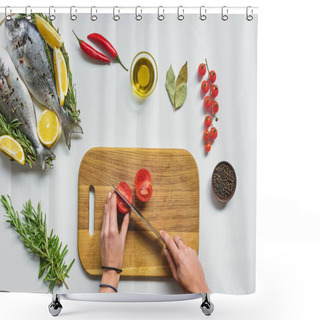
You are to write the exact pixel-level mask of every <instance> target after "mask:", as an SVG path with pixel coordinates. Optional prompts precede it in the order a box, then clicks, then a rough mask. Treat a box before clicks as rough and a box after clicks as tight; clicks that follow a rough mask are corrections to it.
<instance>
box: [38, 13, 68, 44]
mask: <svg viewBox="0 0 320 320" xmlns="http://www.w3.org/2000/svg"><path fill="white" fill-rule="evenodd" d="M35 20H36V26H37V28H38V31H39V32H40V34H41V36H42V38H43V39H44V40H45V42H46V43H47V44H48V45H49V46H50V47H51V48H52V49H53V48H55V47H57V48H61V46H62V45H63V41H62V39H61V37H60V35H59V34H58V32H57V31H56V30H55V29H54V28H53V27H52V26H51V25H50V24H49V23H48V22H47V21H46V20H44V19H43V18H41V17H40V16H38V15H37V14H36V15H35Z"/></svg>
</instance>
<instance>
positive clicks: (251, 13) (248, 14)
mask: <svg viewBox="0 0 320 320" xmlns="http://www.w3.org/2000/svg"><path fill="white" fill-rule="evenodd" d="M249 9H251V11H250V13H249ZM246 19H247V21H252V20H253V9H252V7H251V6H248V7H247V9H246Z"/></svg>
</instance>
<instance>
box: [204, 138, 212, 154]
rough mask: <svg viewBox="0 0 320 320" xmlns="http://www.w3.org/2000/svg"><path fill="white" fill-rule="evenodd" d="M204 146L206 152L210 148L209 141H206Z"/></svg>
mask: <svg viewBox="0 0 320 320" xmlns="http://www.w3.org/2000/svg"><path fill="white" fill-rule="evenodd" d="M204 148H205V149H206V151H207V152H209V151H210V150H211V143H210V142H209V141H207V143H206V144H205V146H204Z"/></svg>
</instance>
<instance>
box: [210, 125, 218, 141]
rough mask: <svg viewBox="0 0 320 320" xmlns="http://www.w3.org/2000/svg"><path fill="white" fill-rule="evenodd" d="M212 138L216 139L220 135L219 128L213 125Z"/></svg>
mask: <svg viewBox="0 0 320 320" xmlns="http://www.w3.org/2000/svg"><path fill="white" fill-rule="evenodd" d="M210 134H211V138H212V139H213V140H214V139H215V138H216V137H217V135H218V130H217V129H216V128H215V127H212V128H211V130H210Z"/></svg>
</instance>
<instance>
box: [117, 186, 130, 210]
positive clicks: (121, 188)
mask: <svg viewBox="0 0 320 320" xmlns="http://www.w3.org/2000/svg"><path fill="white" fill-rule="evenodd" d="M117 190H118V191H119V192H120V193H121V194H122V195H123V196H124V197H125V198H126V200H127V201H128V202H129V203H130V204H132V191H131V188H130V187H129V186H128V185H127V184H126V183H125V182H124V181H122V182H120V183H119V185H118V187H117ZM117 208H118V211H119V212H121V213H127V212H129V211H130V207H129V206H128V205H127V204H126V203H125V202H124V201H123V200H122V198H121V197H120V196H118V195H117Z"/></svg>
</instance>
